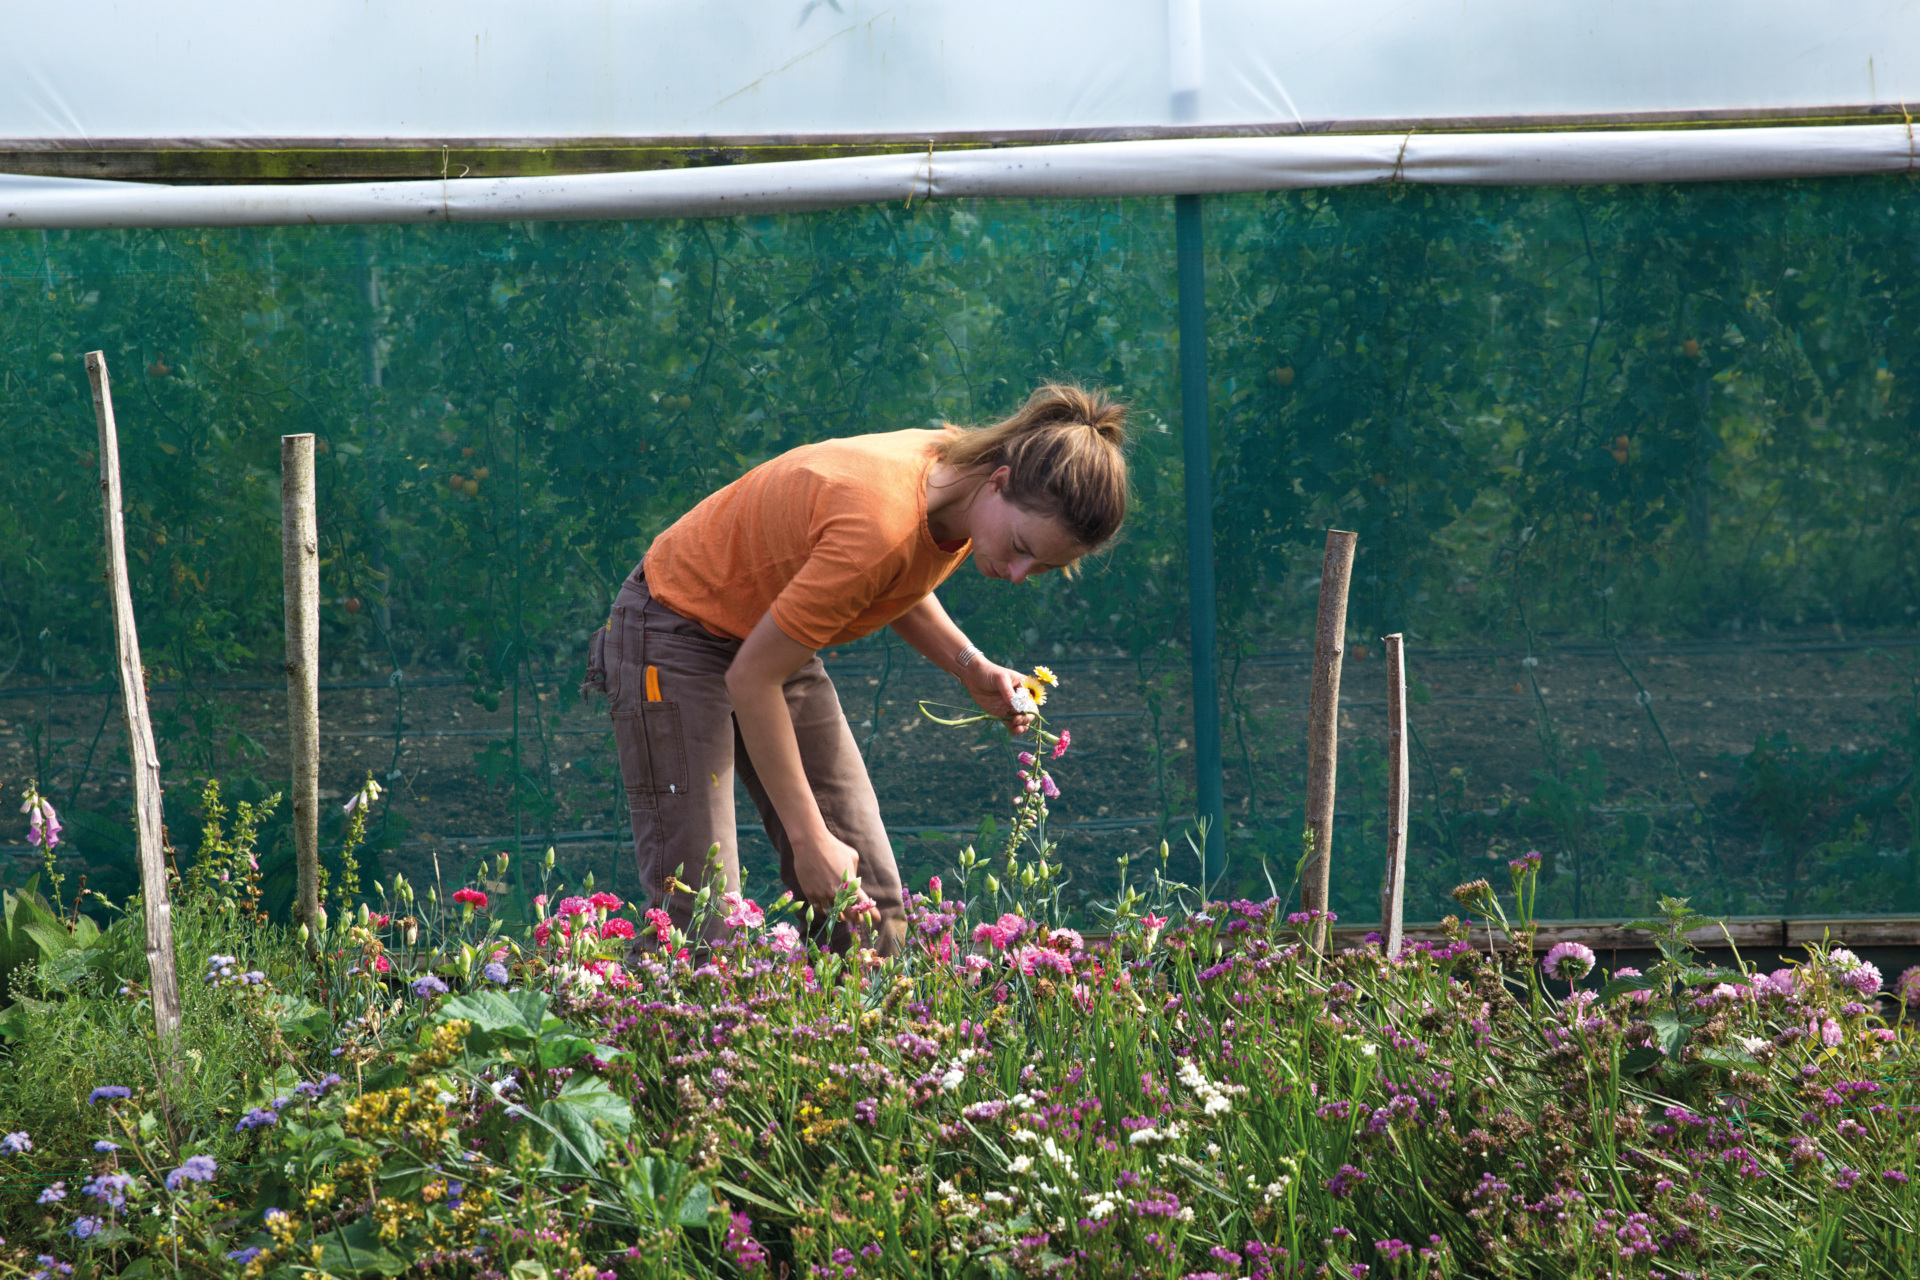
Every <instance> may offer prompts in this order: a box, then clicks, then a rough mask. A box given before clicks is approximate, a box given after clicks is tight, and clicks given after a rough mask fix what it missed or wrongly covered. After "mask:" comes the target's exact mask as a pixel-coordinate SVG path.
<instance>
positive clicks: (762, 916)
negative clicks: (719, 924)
mask: <svg viewBox="0 0 1920 1280" xmlns="http://www.w3.org/2000/svg"><path fill="white" fill-rule="evenodd" d="M720 900H721V901H722V902H724V903H725V904H726V906H727V926H728V927H729V928H732V929H758V928H759V927H760V926H761V925H763V924H765V923H766V922H767V917H766V913H765V912H763V911H761V910H760V908H759V907H758V906H757V905H756V904H755V903H754V901H753V899H752V898H743V897H741V896H740V894H739V893H737V892H734V891H732V890H729V891H728V892H727V893H726V894H724V895H723V896H722V897H721V899H720Z"/></svg>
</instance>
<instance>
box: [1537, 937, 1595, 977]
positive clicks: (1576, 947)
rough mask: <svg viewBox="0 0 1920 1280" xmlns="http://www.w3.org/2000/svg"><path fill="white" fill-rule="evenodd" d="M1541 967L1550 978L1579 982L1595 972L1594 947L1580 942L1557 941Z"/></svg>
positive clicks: (1541, 963)
mask: <svg viewBox="0 0 1920 1280" xmlns="http://www.w3.org/2000/svg"><path fill="white" fill-rule="evenodd" d="M1540 968H1541V969H1542V970H1543V971H1544V972H1545V973H1546V975H1547V976H1548V977H1549V978H1558V979H1560V980H1561V981H1562V982H1578V981H1580V979H1582V978H1584V977H1586V976H1587V975H1588V974H1590V973H1592V972H1593V949H1592V948H1591V947H1587V946H1583V945H1582V944H1580V943H1578V942H1556V943H1555V944H1554V945H1553V948H1552V949H1551V950H1550V951H1548V952H1547V958H1546V959H1545V960H1542V961H1541V962H1540Z"/></svg>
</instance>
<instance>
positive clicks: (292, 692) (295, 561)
mask: <svg viewBox="0 0 1920 1280" xmlns="http://www.w3.org/2000/svg"><path fill="white" fill-rule="evenodd" d="M280 562H281V568H282V571H283V575H284V587H283V604H284V607H285V614H286V629H287V739H288V754H289V755H290V756H291V757H292V764H293V848H294V864H295V888H294V915H295V917H296V918H297V919H298V920H299V921H300V922H301V923H302V924H304V925H306V926H307V928H308V929H309V930H310V931H311V935H312V936H313V940H314V943H315V945H318V941H319V939H318V934H319V931H320V919H319V916H320V534H319V530H318V528H317V526H316V521H315V516H314V493H313V437H312V436H311V435H293V436H281V437H280Z"/></svg>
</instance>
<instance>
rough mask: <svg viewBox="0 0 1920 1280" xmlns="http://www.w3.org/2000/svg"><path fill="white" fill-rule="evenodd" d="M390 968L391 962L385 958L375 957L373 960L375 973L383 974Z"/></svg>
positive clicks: (391, 966)
mask: <svg viewBox="0 0 1920 1280" xmlns="http://www.w3.org/2000/svg"><path fill="white" fill-rule="evenodd" d="M391 968H393V962H392V961H391V960H388V959H387V958H386V957H385V956H375V957H374V958H373V971H374V972H375V973H385V972H387V971H388V970H389V969H391Z"/></svg>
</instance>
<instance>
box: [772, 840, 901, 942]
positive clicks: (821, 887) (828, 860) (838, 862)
mask: <svg viewBox="0 0 1920 1280" xmlns="http://www.w3.org/2000/svg"><path fill="white" fill-rule="evenodd" d="M793 874H794V877H795V878H796V879H798V880H799V881H800V890H801V892H802V893H803V894H804V895H805V896H806V899H807V901H808V902H809V903H810V904H812V906H813V909H814V910H815V911H818V912H819V913H820V914H821V915H826V914H827V913H829V912H831V911H832V910H833V900H834V899H835V898H836V897H837V896H838V895H839V893H840V890H841V888H842V887H843V886H845V885H847V884H848V883H851V884H852V885H853V887H854V892H855V894H856V895H858V896H856V897H855V898H854V900H853V904H852V905H851V906H849V907H848V908H847V910H846V922H847V923H848V924H850V925H855V924H877V923H879V920H880V908H879V907H878V906H877V905H875V903H874V901H873V899H872V898H870V897H868V896H867V891H866V890H865V889H862V888H861V887H860V851H859V850H857V849H855V848H854V847H853V846H852V845H850V844H848V843H846V842H845V841H844V840H841V839H839V838H838V837H837V836H835V835H833V834H832V833H830V832H828V833H824V834H822V835H821V836H819V837H818V838H817V839H815V840H812V841H809V842H807V843H805V844H803V843H801V842H800V841H798V840H796V841H794V846H793Z"/></svg>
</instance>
